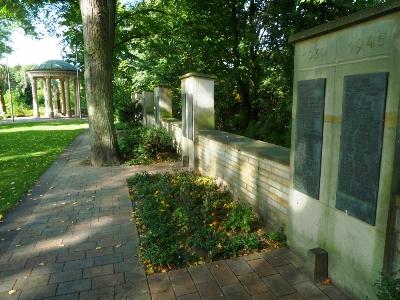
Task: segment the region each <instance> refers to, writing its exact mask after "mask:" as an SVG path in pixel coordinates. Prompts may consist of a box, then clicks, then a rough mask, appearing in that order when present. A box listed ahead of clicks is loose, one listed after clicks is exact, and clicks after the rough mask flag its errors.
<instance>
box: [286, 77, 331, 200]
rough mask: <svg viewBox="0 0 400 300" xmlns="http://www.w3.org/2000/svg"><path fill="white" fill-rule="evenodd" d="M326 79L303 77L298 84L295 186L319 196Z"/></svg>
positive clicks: (303, 191)
mask: <svg viewBox="0 0 400 300" xmlns="http://www.w3.org/2000/svg"><path fill="white" fill-rule="evenodd" d="M324 109H325V79H323V78H321V79H312V80H302V81H299V82H298V85H297V112H296V136H295V161H294V179H293V184H294V188H295V189H296V190H298V191H300V192H302V193H303V194H306V195H308V196H310V197H312V198H314V199H319V186H320V177H321V156H322V138H323V129H324Z"/></svg>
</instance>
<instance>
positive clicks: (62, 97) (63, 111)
mask: <svg viewBox="0 0 400 300" xmlns="http://www.w3.org/2000/svg"><path fill="white" fill-rule="evenodd" d="M59 80H60V97H61V113H62V114H63V115H65V114H66V105H65V84H64V82H65V79H64V78H60V79H59Z"/></svg>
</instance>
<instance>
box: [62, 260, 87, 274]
mask: <svg viewBox="0 0 400 300" xmlns="http://www.w3.org/2000/svg"><path fill="white" fill-rule="evenodd" d="M93 265H94V258H86V259H79V260H73V261H68V262H66V263H65V264H64V271H71V270H79V269H86V268H90V267H92V266H93Z"/></svg>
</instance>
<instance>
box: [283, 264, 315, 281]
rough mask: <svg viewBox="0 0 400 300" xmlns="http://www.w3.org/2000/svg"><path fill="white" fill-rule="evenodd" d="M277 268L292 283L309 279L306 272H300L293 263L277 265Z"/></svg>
mask: <svg viewBox="0 0 400 300" xmlns="http://www.w3.org/2000/svg"><path fill="white" fill-rule="evenodd" d="M276 270H277V271H278V272H279V273H280V274H281V275H282V277H283V278H285V279H286V280H287V281H288V282H289V283H290V284H292V285H293V284H296V283H300V282H304V281H309V278H308V277H307V276H306V275H305V274H304V273H300V272H299V271H298V270H297V269H296V268H295V267H293V265H291V264H289V265H283V266H280V267H276Z"/></svg>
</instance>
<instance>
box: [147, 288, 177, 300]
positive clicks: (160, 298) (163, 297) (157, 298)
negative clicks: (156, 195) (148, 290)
mask: <svg viewBox="0 0 400 300" xmlns="http://www.w3.org/2000/svg"><path fill="white" fill-rule="evenodd" d="M151 299H153V300H175V299H176V297H175V295H174V292H173V291H172V289H170V290H166V291H162V292H158V293H154V294H153V293H152V294H151Z"/></svg>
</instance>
